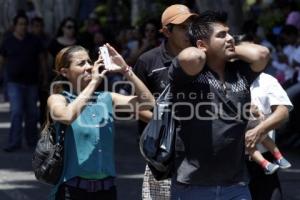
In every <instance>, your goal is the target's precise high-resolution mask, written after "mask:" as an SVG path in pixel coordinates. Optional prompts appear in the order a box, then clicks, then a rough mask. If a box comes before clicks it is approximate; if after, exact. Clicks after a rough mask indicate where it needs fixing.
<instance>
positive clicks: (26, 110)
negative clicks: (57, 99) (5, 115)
mask: <svg viewBox="0 0 300 200" xmlns="http://www.w3.org/2000/svg"><path fill="white" fill-rule="evenodd" d="M13 21H14V31H13V32H12V33H9V34H8V35H7V37H5V39H4V40H3V42H2V44H1V47H0V64H2V63H3V64H4V69H5V75H6V78H7V94H8V99H9V103H10V121H11V127H10V130H9V137H8V144H7V146H6V147H4V149H3V150H4V151H6V152H13V151H15V150H17V149H19V148H21V145H22V129H23V128H22V123H23V117H24V122H25V128H24V133H25V137H26V142H27V145H28V146H29V147H30V148H34V147H35V144H36V141H37V138H38V133H37V122H38V116H39V112H38V107H37V101H38V82H39V77H45V69H46V68H45V67H46V63H45V57H44V54H43V45H42V43H41V41H40V40H39V39H38V38H37V37H35V36H34V35H32V34H29V33H28V32H27V27H28V18H27V16H26V15H25V14H18V15H17V16H15V17H14V20H13Z"/></svg>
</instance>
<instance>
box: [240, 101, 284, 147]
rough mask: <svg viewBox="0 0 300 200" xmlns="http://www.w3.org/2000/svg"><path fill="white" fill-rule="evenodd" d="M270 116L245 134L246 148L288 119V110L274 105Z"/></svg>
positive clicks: (252, 145)
mask: <svg viewBox="0 0 300 200" xmlns="http://www.w3.org/2000/svg"><path fill="white" fill-rule="evenodd" d="M271 108H272V111H273V112H272V114H271V115H270V116H269V117H268V118H267V119H266V120H264V121H262V122H261V123H260V124H259V125H258V126H256V127H255V128H253V129H250V130H248V131H247V132H246V141H245V142H246V147H252V148H253V147H255V145H256V144H257V143H258V142H259V141H260V140H261V139H262V138H263V137H264V136H265V135H266V134H267V133H268V132H269V131H271V130H273V129H275V128H278V127H279V126H280V125H281V124H282V123H283V122H284V121H285V120H287V119H288V117H289V109H288V107H287V106H285V105H274V106H272V107H271Z"/></svg>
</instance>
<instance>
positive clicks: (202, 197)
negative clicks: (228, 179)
mask: <svg viewBox="0 0 300 200" xmlns="http://www.w3.org/2000/svg"><path fill="white" fill-rule="evenodd" d="M174 182H175V183H174ZM171 200H251V194H250V192H249V189H248V185H247V184H244V183H241V184H236V185H232V186H195V185H187V184H180V183H177V182H176V181H172V186H171Z"/></svg>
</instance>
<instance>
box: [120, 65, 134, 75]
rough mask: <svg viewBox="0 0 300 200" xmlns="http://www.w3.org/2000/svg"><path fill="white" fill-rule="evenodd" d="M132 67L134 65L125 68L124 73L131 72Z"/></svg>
mask: <svg viewBox="0 0 300 200" xmlns="http://www.w3.org/2000/svg"><path fill="white" fill-rule="evenodd" d="M131 69H132V67H130V66H128V65H127V67H126V68H125V69H124V70H123V72H122V73H123V74H126V73H127V72H129V71H130V70H131Z"/></svg>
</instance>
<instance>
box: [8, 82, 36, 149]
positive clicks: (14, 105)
mask: <svg viewBox="0 0 300 200" xmlns="http://www.w3.org/2000/svg"><path fill="white" fill-rule="evenodd" d="M7 95H8V100H9V103H10V122H11V127H10V130H9V137H8V147H20V146H21V144H22V130H23V129H22V123H23V117H24V122H25V129H24V134H25V137H26V141H27V145H28V146H29V147H33V146H35V144H36V141H37V122H38V115H39V113H38V107H37V101H38V87H37V85H25V84H20V83H12V82H8V83H7Z"/></svg>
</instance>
